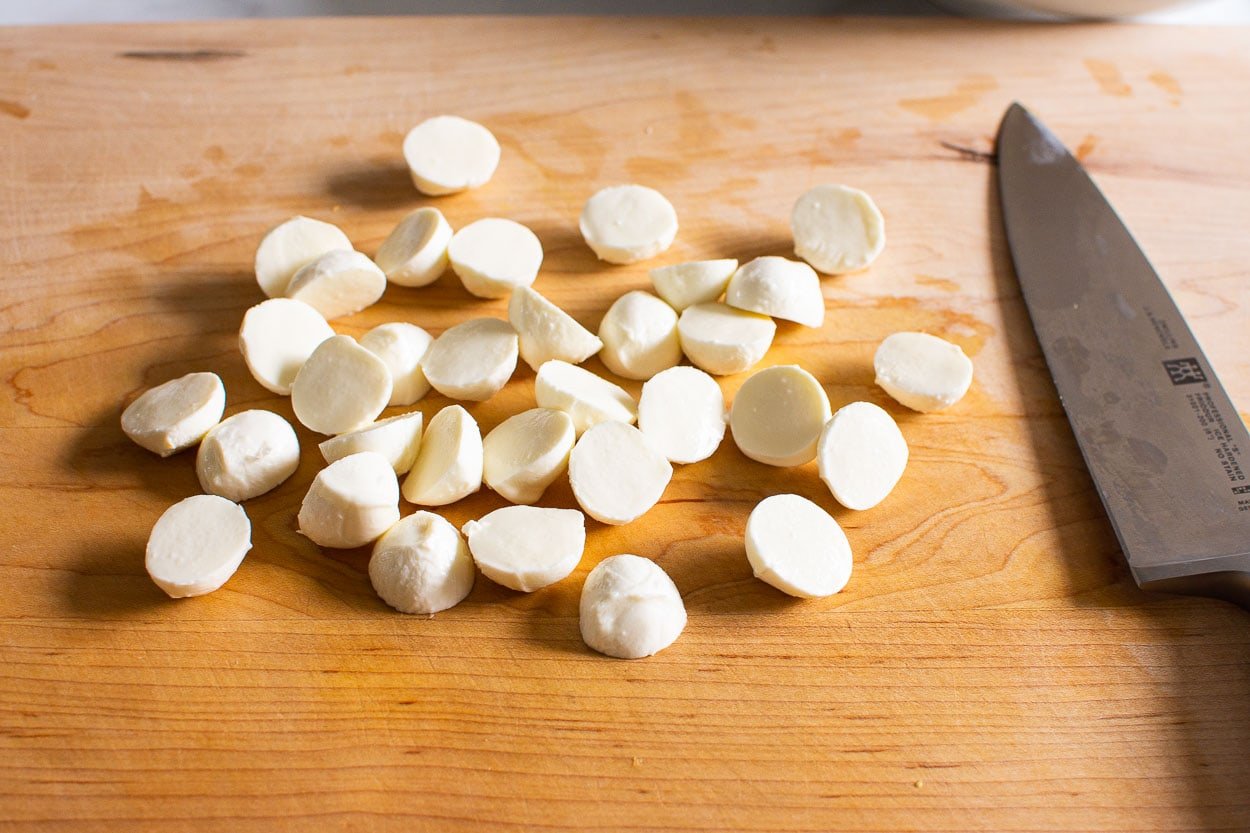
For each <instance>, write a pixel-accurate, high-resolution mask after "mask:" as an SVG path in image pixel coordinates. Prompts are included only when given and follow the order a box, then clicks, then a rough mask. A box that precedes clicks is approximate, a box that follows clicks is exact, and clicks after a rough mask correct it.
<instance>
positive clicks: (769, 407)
mask: <svg viewBox="0 0 1250 833" xmlns="http://www.w3.org/2000/svg"><path fill="white" fill-rule="evenodd" d="M832 414H833V412H832V410H831V409H830V408H829V397H828V395H827V394H826V393H825V389H824V388H823V387H821V386H820V382H818V381H816V377H815V376H813V375H812V374H810V373H808V372H807V371H806V370H804V369H803V368H801V367H799V366H798V365H793V364H790V365H781V366H779V367H769V368H766V369H764V370H761V371H759V372H758V373H754V374H752V375H751V377H750V378H748V379H747V380H746V381H745V382H743V383H742V387H740V388H738V393H737V395H736V396H735V397H734V402H733V408H732V409H731V411H730V415H729V430H730V432H731V433H732V434H733V438H734V442H735V443H737V445H738V448H739V449H741V451H742V453H743V454H745V455H746V456H748V457H750V458H751V459H752V460H758V461H759V462H761V463H767V464H768V465H770V466H801V465H803V464H804V463H806V462H808V461H809V460H811V459H812V458H814V457H815V456H816V443H817V441H818V440H819V439H820V431H821V429H822V428H824V427H825V423H826V422H828V421H829V417H830V416H832Z"/></svg>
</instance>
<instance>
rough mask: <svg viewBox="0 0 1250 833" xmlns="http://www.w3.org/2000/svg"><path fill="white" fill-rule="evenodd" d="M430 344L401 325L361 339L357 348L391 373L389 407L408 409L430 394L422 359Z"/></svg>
mask: <svg viewBox="0 0 1250 833" xmlns="http://www.w3.org/2000/svg"><path fill="white" fill-rule="evenodd" d="M433 342H434V339H433V337H431V336H430V334H429V333H427V332H426V331H425V330H423V329H421V328H420V327H418V326H417V325H416V324H407V323H404V322H402V321H397V322H393V323H390V324H379V325H378V326H376V327H374V328H373V329H372V330H370V331H369V332H367V333H365V334H364V335H363V336H361V337H360V346H361V347H363V348H365V349H366V350H368V351H369V352H370V353H372V354H373V355H375V356H377V357H378V358H379V359H381V360H382V362H383V363H384V364H385V365H386V368H387V370H389V371H391V398H390V401H389V402H387V404H388V405H411V404H413V403H414V402H416V401H417V400H419V399H420V398H421V397H423V396H425V395H426V394H427V393H429V392H430V383H429V381H428V380H427V379H426V378H425V371H424V370H422V369H421V359H422V358H424V357H425V351H426V350H429V349H430V345H431V344H432V343H433Z"/></svg>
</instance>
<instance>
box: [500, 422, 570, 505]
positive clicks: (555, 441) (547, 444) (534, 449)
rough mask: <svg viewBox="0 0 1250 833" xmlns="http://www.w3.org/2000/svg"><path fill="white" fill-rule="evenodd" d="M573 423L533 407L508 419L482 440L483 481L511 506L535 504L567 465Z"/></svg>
mask: <svg viewBox="0 0 1250 833" xmlns="http://www.w3.org/2000/svg"><path fill="white" fill-rule="evenodd" d="M574 439H575V435H574V433H573V420H571V419H569V415H568V414H566V413H564V412H563V411H556V410H552V409H551V408H532V409H530V410H528V411H522V412H521V413H519V414H516V415H515V416H511V417H508V418H507V419H505V420H504V421H503V422H501V423H499V425H498V426H496V427H495V429H494V430H493V431H491V432H490V433H489V434H487V435H486V437H485V438H484V439H483V440H482V455H483V456H482V460H483V469H482V479H483V480H484V481H486V485H487V486H490V487H491V488H492V489H494V490H495V491H496V492H498V493H499V494H501V495H503V496H504V497H506V498H507V499H508V500H510V501H512V502H513V503H534V502H536V501H537V500H538V499H539V498H541V497H542V496H543V492H545V491H546V490H547V487H548V486H550V485H551V484H552V483H553V482H554V481H555V479H556V478H557V477H559V476H560V475H561V474H562V473H563V472H564V469H565V467H566V466H568V462H569V452H570V451H572V450H573V441H574Z"/></svg>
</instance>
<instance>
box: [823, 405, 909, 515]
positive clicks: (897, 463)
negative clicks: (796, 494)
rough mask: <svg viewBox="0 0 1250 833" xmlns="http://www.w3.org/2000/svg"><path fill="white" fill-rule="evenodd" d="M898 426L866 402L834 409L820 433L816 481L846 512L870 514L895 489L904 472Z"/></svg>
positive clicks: (904, 444)
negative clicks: (826, 487) (820, 483)
mask: <svg viewBox="0 0 1250 833" xmlns="http://www.w3.org/2000/svg"><path fill="white" fill-rule="evenodd" d="M907 455H908V451H907V441H906V440H905V439H903V432H902V431H900V430H899V428H898V424H897V423H896V422H895V421H894V418H893V417H891V416H890V415H889V414H888V413H887V412H886V411H885V410H884V409H882V408H880V407H878V406H876V405H874V404H872V403H871V402H852V403H851V404H849V405H846V406H844V407H842V408H839V409H838V412H837V413H836V414H834V415H833V419H831V420H829V424H828V425H826V426H825V428H824V430H823V431H822V432H821V434H820V444H819V447H818V448H817V451H816V457H817V460H818V465H819V467H820V479H821V480H823V481H825V485H826V486H828V487H829V491H831V492H833V496H834V497H835V498H837V500H838V503H840V504H842V505H843V506H845V507H846V508H847V509H871V508H872V507H874V506H876V505H877V504H878V503H880V502H881V501H883V500H885V498H886V496H887V495H889V494H890V492H892V491H893V490H894V487H895V485H897V484H898V481H899V479H900V478H901V477H902V476H903V469H905V468H907Z"/></svg>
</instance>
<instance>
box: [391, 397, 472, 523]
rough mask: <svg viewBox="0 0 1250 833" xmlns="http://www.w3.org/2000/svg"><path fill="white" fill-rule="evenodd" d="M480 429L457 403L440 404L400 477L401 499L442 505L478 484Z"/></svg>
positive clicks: (459, 496) (455, 499)
mask: <svg viewBox="0 0 1250 833" xmlns="http://www.w3.org/2000/svg"><path fill="white" fill-rule="evenodd" d="M482 466H483V462H482V432H481V430H480V429H479V428H478V427H477V422H476V421H474V419H473V417H472V416H470V415H469V412H468V411H466V410H465V409H464V408H462V407H460V406H459V405H448V406H447V407H446V408H443V409H442V410H441V411H439V412H438V413H437V414H435V415H434V418H433V419H431V420H430V424H429V425H428V426H427V427H426V429H425V437H424V438H423V439H422V440H421V447H420V450H419V451H418V452H417V462H416V463H415V464H414V465H413V467H412V470H411V471H410V472H409V473H408V477H407V478H405V479H404V488H403V493H404V500H406V501H408V502H409V503H416V504H418V505H421V506H445V505H446V504H448V503H455V502H456V501H458V500H460V499H461V498H464V497H468V496H469V495H471V494H473V493H474V492H476V491H477V490H478V489H480V488H482Z"/></svg>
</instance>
